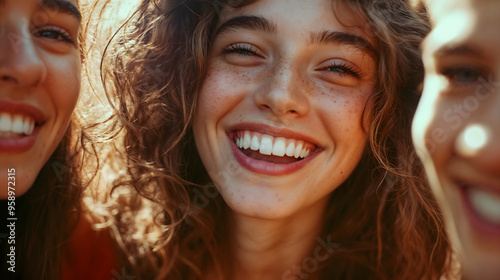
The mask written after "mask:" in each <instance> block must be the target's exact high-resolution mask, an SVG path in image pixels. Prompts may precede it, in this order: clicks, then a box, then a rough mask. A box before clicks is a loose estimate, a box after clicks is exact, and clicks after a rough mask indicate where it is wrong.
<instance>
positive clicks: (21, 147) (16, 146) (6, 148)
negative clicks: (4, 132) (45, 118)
mask: <svg viewBox="0 0 500 280" xmlns="http://www.w3.org/2000/svg"><path fill="white" fill-rule="evenodd" d="M39 132H40V126H37V127H35V129H34V130H33V133H31V135H27V136H23V137H17V138H2V137H0V152H4V153H22V152H26V151H28V150H29V149H31V147H33V145H34V144H35V141H36V138H37V136H38V133H39Z"/></svg>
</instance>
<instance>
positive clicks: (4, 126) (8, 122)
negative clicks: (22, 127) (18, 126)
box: [0, 113, 12, 132]
mask: <svg viewBox="0 0 500 280" xmlns="http://www.w3.org/2000/svg"><path fill="white" fill-rule="evenodd" d="M11 128H12V118H11V117H10V115H9V114H7V113H1V114H0V131H5V132H8V131H11Z"/></svg>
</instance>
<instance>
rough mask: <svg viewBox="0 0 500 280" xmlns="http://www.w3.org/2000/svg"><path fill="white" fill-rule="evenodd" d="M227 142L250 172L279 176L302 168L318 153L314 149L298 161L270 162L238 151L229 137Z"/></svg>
mask: <svg viewBox="0 0 500 280" xmlns="http://www.w3.org/2000/svg"><path fill="white" fill-rule="evenodd" d="M229 142H230V143H231V149H232V150H233V154H234V157H235V158H236V161H238V163H239V164H241V165H242V166H243V167H245V168H246V169H248V170H250V171H252V172H255V173H260V174H264V175H273V176H279V175H287V174H291V173H293V172H296V171H297V170H300V169H302V168H303V167H304V166H306V165H307V164H308V163H309V162H310V161H311V160H313V159H314V158H315V157H316V156H317V155H318V154H319V151H318V150H316V151H315V152H313V153H312V154H310V155H309V156H308V157H306V158H304V159H303V160H300V161H296V162H292V163H272V162H268V161H264V160H256V159H254V158H251V157H249V156H247V155H245V154H244V153H243V152H242V151H240V149H239V148H238V147H237V146H236V143H234V141H233V140H232V139H231V138H229Z"/></svg>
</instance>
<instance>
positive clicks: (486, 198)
mask: <svg viewBox="0 0 500 280" xmlns="http://www.w3.org/2000/svg"><path fill="white" fill-rule="evenodd" d="M469 201H470V202H471V204H472V208H474V210H475V211H476V212H477V213H478V214H479V215H480V216H481V217H483V218H484V219H485V220H486V221H488V222H491V223H494V224H500V196H498V195H496V194H493V193H491V192H485V191H483V190H481V189H479V188H470V189H469Z"/></svg>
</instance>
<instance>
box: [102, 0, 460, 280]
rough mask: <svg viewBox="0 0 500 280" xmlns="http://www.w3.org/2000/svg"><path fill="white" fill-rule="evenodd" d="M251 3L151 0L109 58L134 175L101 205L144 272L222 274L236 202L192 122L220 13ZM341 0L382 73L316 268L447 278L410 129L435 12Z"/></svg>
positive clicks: (111, 90) (329, 275)
mask: <svg viewBox="0 0 500 280" xmlns="http://www.w3.org/2000/svg"><path fill="white" fill-rule="evenodd" d="M250 2H253V1H223V2H221V1H218V0H212V1H209V0H169V1H155V0H143V1H142V2H141V4H140V6H139V7H138V9H137V11H136V12H135V13H134V14H133V15H132V17H131V18H130V19H129V20H128V21H127V23H126V24H124V26H123V27H122V28H121V30H120V31H119V32H117V33H116V36H115V38H114V40H113V41H112V42H110V45H109V48H108V51H107V53H106V56H105V57H104V58H103V63H102V81H103V82H104V83H105V89H106V92H107V95H108V98H109V101H110V103H111V104H112V106H113V108H114V110H115V113H116V115H115V118H114V119H113V120H112V122H111V123H108V124H109V125H110V127H111V128H112V129H110V132H111V133H113V134H115V135H118V134H119V135H120V137H119V140H117V141H121V142H119V145H118V146H119V147H121V148H120V149H119V153H117V154H116V157H117V160H124V161H125V163H126V171H127V172H125V173H124V174H121V175H120V177H119V178H118V179H117V180H116V181H115V182H114V187H113V192H112V199H111V201H110V202H109V203H108V204H107V205H106V207H105V209H101V211H102V213H103V215H104V216H103V217H104V219H105V221H106V225H108V226H109V227H111V228H112V229H113V232H114V233H115V238H116V240H117V242H118V244H119V245H120V247H121V248H122V250H123V252H124V258H123V259H122V261H123V262H124V263H126V264H128V265H129V266H130V267H131V268H132V269H133V270H134V272H135V273H136V275H137V276H139V278H141V279H199V278H202V275H203V274H204V272H206V271H207V269H208V268H212V269H213V268H214V267H215V270H216V272H218V273H219V274H220V275H219V276H220V277H221V278H223V273H222V272H221V271H222V269H221V264H220V263H219V261H218V255H219V254H221V252H220V251H219V250H220V249H219V247H218V244H219V241H220V240H221V239H222V238H224V234H226V231H225V228H226V227H227V225H225V224H224V221H225V219H224V217H225V208H226V207H227V206H226V205H225V203H224V201H223V200H222V198H221V197H220V195H217V194H216V191H215V190H214V187H213V185H211V184H210V178H209V177H208V175H207V174H206V171H205V169H204V167H203V165H202V163H201V161H200V159H199V157H198V154H197V151H196V148H195V145H194V141H193V135H192V131H191V123H192V119H193V113H194V112H195V110H196V107H197V104H196V102H197V93H198V91H199V89H200V86H201V83H202V81H203V79H204V76H205V72H206V67H207V57H208V52H209V49H210V46H211V44H212V41H213V37H214V30H215V28H216V26H217V24H218V23H219V17H218V16H219V12H220V11H221V9H223V8H224V6H225V5H231V6H233V7H239V6H244V5H247V4H249V3H250ZM332 2H333V3H334V4H342V7H341V8H342V9H350V10H351V11H352V12H354V13H355V14H356V15H357V16H358V17H359V19H361V20H360V21H359V22H361V23H363V24H362V25H360V26H358V27H359V28H361V29H362V30H364V31H366V32H367V33H368V34H371V35H373V36H374V38H375V40H376V46H377V64H378V69H377V75H378V79H377V84H376V86H375V88H374V91H373V93H372V96H371V98H372V101H373V106H372V107H371V108H367V110H366V111H365V113H366V114H370V116H369V119H370V125H369V129H368V130H367V131H366V133H367V135H368V137H369V145H367V148H366V150H365V153H364V156H363V158H362V160H361V162H360V164H359V166H358V167H357V168H356V170H355V171H354V172H353V174H352V175H351V176H350V177H349V179H348V180H347V181H346V182H345V183H344V184H343V185H342V186H340V187H339V188H338V189H336V190H335V191H334V192H333V193H332V194H331V199H330V203H329V206H328V212H327V219H326V223H325V224H324V227H323V233H322V234H323V235H324V236H330V238H331V239H332V240H335V241H336V242H339V243H341V244H342V246H341V247H339V248H336V250H335V251H334V253H333V254H332V256H331V257H330V258H329V259H328V262H325V264H324V265H323V266H322V267H321V269H319V270H318V272H317V274H318V276H320V278H321V279H368V278H370V279H438V278H440V277H441V276H442V275H445V276H447V275H449V274H450V271H449V262H450V247H449V243H448V240H447V238H446V233H445V230H444V227H443V223H442V218H441V215H440V214H439V212H438V210H437V207H436V205H435V202H434V199H433V197H432V194H431V192H430V190H429V188H428V185H427V183H426V180H425V175H424V173H423V169H422V166H421V163H420V162H419V160H418V158H417V157H416V155H415V152H414V149H413V146H412V142H411V137H410V127H411V120H412V116H413V113H414V111H415V108H416V105H417V103H418V100H419V91H418V87H419V84H420V83H421V81H422V78H423V67H422V62H421V54H420V50H419V44H420V42H421V41H422V39H423V38H424V37H425V36H426V34H427V33H428V32H429V24H428V21H427V18H426V15H425V11H420V12H416V11H414V10H412V9H411V7H410V4H409V3H407V1H402V0H401V1H396V0H390V1H380V0H345V1H332ZM336 11H339V10H338V9H336ZM332 13H333V10H332ZM338 18H341V17H339V16H338ZM200 199H201V200H203V201H204V202H203V203H200ZM206 202H208V203H206ZM334 208H335V211H333V209H334Z"/></svg>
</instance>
